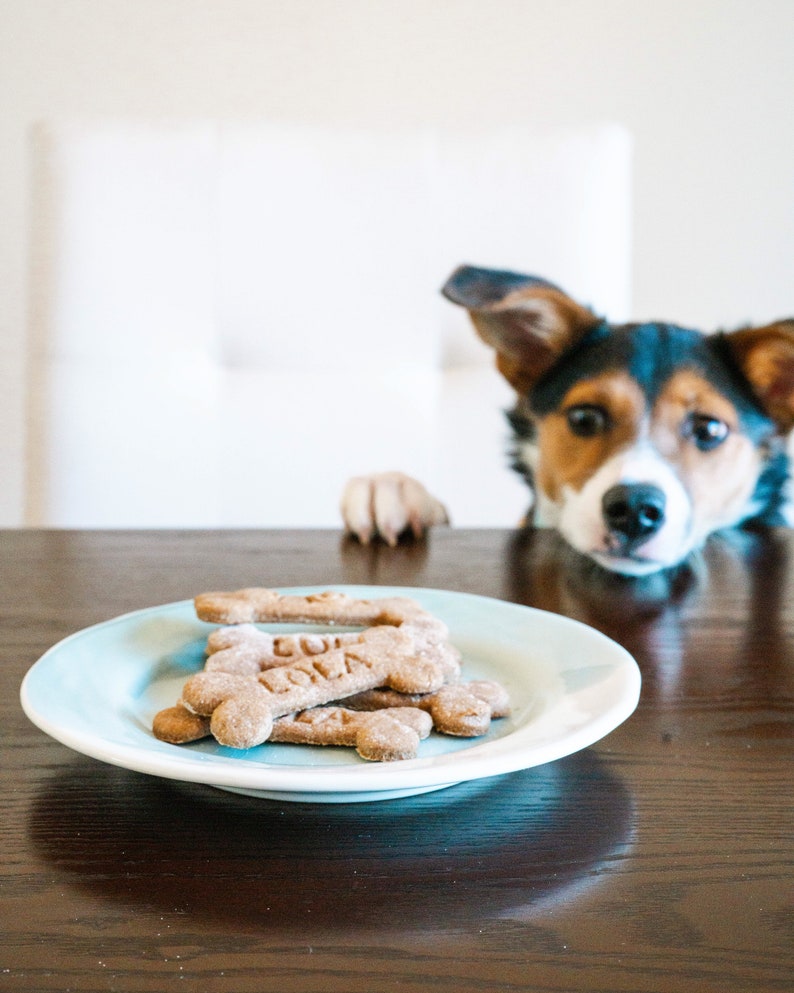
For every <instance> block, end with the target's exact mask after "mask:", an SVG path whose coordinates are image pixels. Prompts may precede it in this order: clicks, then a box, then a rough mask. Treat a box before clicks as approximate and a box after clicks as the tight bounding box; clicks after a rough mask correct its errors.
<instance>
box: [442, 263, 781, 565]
mask: <svg viewBox="0 0 794 993" xmlns="http://www.w3.org/2000/svg"><path fill="white" fill-rule="evenodd" d="M442 292H443V293H444V295H445V296H446V297H447V298H448V299H450V300H452V301H453V302H454V303H457V304H459V305H461V306H463V307H465V308H466V309H467V310H468V312H469V314H470V316H471V318H472V321H473V323H474V326H475V328H476V329H477V332H478V333H479V335H480V337H481V338H482V339H483V340H484V341H485V342H486V343H487V344H488V345H490V346H492V347H493V348H494V349H495V350H496V362H497V367H498V369H499V370H500V372H501V373H502V374H503V375H504V376H505V378H506V379H507V380H508V381H509V383H510V384H511V385H512V386H513V388H514V389H515V391H516V394H517V404H516V407H515V409H514V410H513V411H512V412H511V414H510V419H511V422H512V424H513V427H514V429H515V432H516V445H515V463H514V464H515V468H517V469H518V470H519V471H521V472H522V473H523V474H524V475H525V476H526V477H527V479H528V481H529V482H530V484H531V486H532V488H533V490H534V493H535V507H534V515H535V521H536V523H538V524H540V525H546V526H554V527H556V528H558V529H559V531H560V532H561V533H562V535H563V537H564V538H565V539H566V540H567V541H568V542H569V543H570V544H571V545H572V546H573V547H574V548H576V549H577V550H578V551H580V552H583V553H584V554H586V555H588V556H590V557H591V558H593V559H594V560H595V561H597V562H598V563H600V564H601V565H602V566H604V567H606V568H607V569H611V570H613V571H615V572H620V573H626V574H631V575H645V574H648V573H651V572H654V571H656V570H659V569H664V568H668V567H670V566H673V565H676V564H677V563H679V562H680V561H682V560H683V559H684V558H685V557H686V556H687V555H688V554H689V553H690V552H691V551H692V550H693V549H695V548H697V547H699V546H700V545H701V544H702V543H703V541H704V540H705V539H706V538H707V537H708V535H709V534H711V533H712V532H713V531H716V530H719V529H722V528H726V527H731V526H733V525H735V524H738V523H740V522H741V521H743V520H747V519H750V518H759V519H764V520H766V521H769V522H774V523H783V520H782V518H781V517H780V510H781V507H782V504H783V499H784V496H783V492H782V491H783V485H784V483H785V482H786V480H787V474H788V462H787V456H786V453H785V438H786V436H787V434H788V433H789V432H790V430H791V429H792V427H793V426H794V320H784V321H778V322H777V323H774V324H770V325H768V326H765V327H760V328H744V329H741V330H739V331H735V332H732V333H729V334H725V333H719V334H714V335H704V334H701V333H700V332H697V331H693V330H689V329H686V328H681V327H677V326H675V325H672V324H662V323H657V322H653V323H643V324H625V325H611V324H609V323H607V321H605V320H602V319H601V318H599V317H597V316H596V315H595V314H594V313H593V312H592V311H591V310H589V309H588V308H587V307H584V306H582V305H581V304H579V303H577V302H576V301H574V300H572V299H571V298H570V297H569V296H567V295H566V294H565V293H564V292H563V291H562V290H560V289H559V288H558V287H556V286H554V285H553V284H551V283H548V282H546V281H545V280H543V279H538V278H536V277H532V276H523V275H520V274H518V273H512V272H503V271H496V270H489V269H478V268H473V267H471V266H462V267H461V268H459V269H457V270H456V271H455V272H454V273H453V274H452V276H451V277H450V279H449V280H448V281H447V283H446V285H445V286H444V288H443V291H442ZM776 515H777V516H776Z"/></svg>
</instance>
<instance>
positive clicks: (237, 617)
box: [194, 586, 422, 627]
mask: <svg viewBox="0 0 794 993" xmlns="http://www.w3.org/2000/svg"><path fill="white" fill-rule="evenodd" d="M194 603H195V608H196V615H197V616H198V618H199V619H200V620H202V621H212V622H214V623H216V624H246V623H248V624H250V623H257V622H259V623H264V622H271V623H281V622H284V621H290V622H293V623H299V624H311V623H314V622H323V623H326V624H349V625H366V626H367V627H372V626H373V625H377V624H390V625H393V626H397V625H399V624H402V623H403V622H404V621H405V620H407V619H408V618H409V617H411V616H414V615H415V614H417V613H422V608H421V607H420V606H419V604H418V603H416V602H415V601H413V600H410V599H409V598H408V597H383V598H382V599H379V600H357V599H355V598H354V597H350V596H348V595H347V594H346V593H338V592H336V591H334V590H325V591H323V592H322V593H311V594H309V595H308V596H297V595H295V594H291V593H279V592H278V591H276V590H271V589H267V588H265V587H261V586H252V587H247V588H245V589H241V590H235V591H233V592H218V593H200V594H199V595H198V596H197V597H195V600H194Z"/></svg>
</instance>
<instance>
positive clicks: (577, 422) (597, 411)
mask: <svg viewBox="0 0 794 993" xmlns="http://www.w3.org/2000/svg"><path fill="white" fill-rule="evenodd" d="M565 416H566V418H567V420H568V427H569V428H570V429H571V431H572V432H573V433H574V434H575V435H578V436H579V437H580V438H592V437H593V436H594V435H596V434H603V433H604V431H606V429H607V428H608V427H609V415H608V414H607V412H606V411H605V410H604V408H603V407H598V406H597V405H596V404H594V403H581V404H579V405H577V406H576V407H569V408H568V409H567V410H566V411H565Z"/></svg>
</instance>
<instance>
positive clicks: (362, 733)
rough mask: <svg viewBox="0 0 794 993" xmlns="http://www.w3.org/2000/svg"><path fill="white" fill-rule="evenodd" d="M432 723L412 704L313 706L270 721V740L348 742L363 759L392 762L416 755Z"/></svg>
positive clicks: (312, 743) (300, 742) (342, 743)
mask: <svg viewBox="0 0 794 993" xmlns="http://www.w3.org/2000/svg"><path fill="white" fill-rule="evenodd" d="M432 726H433V722H432V720H431V718H430V716H429V714H427V713H426V712H425V711H423V710H419V709H417V708H415V707H395V708H393V709H391V710H379V711H370V712H363V711H355V710H347V709H346V708H344V707H315V708H313V709H312V710H305V711H302V712H301V713H298V714H290V715H289V716H287V717H279V718H278V719H277V720H276V721H274V722H273V731H272V733H271V735H270V739H269V740H270V741H275V742H285V743H291V744H308V745H349V746H353V747H355V749H356V751H357V752H358V754H359V755H360V756H361V757H362V758H363V759H368V760H369V761H371V762H393V761H396V760H397V759H411V758H415V757H416V753H417V751H418V749H419V742H420V740H421V739H422V738H426V737H427V736H428V735H429V734H430V731H431V729H432Z"/></svg>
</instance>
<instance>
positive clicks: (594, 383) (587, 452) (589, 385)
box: [537, 372, 646, 501]
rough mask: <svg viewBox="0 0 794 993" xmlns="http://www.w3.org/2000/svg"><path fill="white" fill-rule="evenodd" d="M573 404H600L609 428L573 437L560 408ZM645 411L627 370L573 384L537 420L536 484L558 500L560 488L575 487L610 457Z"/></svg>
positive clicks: (634, 429) (634, 433) (630, 438)
mask: <svg viewBox="0 0 794 993" xmlns="http://www.w3.org/2000/svg"><path fill="white" fill-rule="evenodd" d="M579 404H594V405H596V406H599V407H603V408H604V410H605V411H606V412H607V414H608V416H609V421H610V426H609V428H608V429H607V430H606V431H605V432H604V433H603V434H597V435H594V436H593V437H592V438H580V437H578V436H577V435H574V434H573V433H572V431H571V429H570V427H569V426H568V421H567V418H566V412H567V411H568V410H569V409H570V408H571V407H574V406H577V405H579ZM645 414H646V402H645V396H644V394H643V392H642V390H641V389H640V387H639V386H638V384H637V383H636V382H635V381H634V380H633V379H632V378H631V376H629V375H628V373H625V372H607V373H602V374H601V375H599V376H594V377H593V378H592V379H584V380H581V381H580V382H578V383H576V384H575V385H574V386H572V387H571V389H570V390H569V391H568V392H567V393H566V395H565V398H564V399H563V402H562V404H561V406H560V409H559V410H558V411H555V412H554V413H552V414H548V415H547V416H546V417H544V418H542V419H541V421H540V422H539V424H538V448H539V452H540V463H539V465H538V470H537V485H538V486H539V487H540V488H541V489H542V490H543V492H544V493H545V494H546V495H547V496H548V497H549V498H550V499H552V500H554V501H559V499H560V497H561V493H562V489H563V487H570V488H571V489H573V490H577V491H578V490H580V489H581V488H582V487H583V486H584V484H585V483H586V482H587V480H588V479H590V477H591V476H592V475H593V473H594V472H596V471H597V470H598V469H599V468H600V467H601V466H602V465H603V464H604V462H606V461H607V459H608V458H610V456H612V455H613V454H614V453H615V452H617V451H619V450H620V449H622V448H626V447H627V446H628V445H630V444H631V443H632V442H633V441H634V440H635V439H636V438H637V437H638V436H639V433H640V430H641V425H642V421H643V418H644V416H645Z"/></svg>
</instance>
